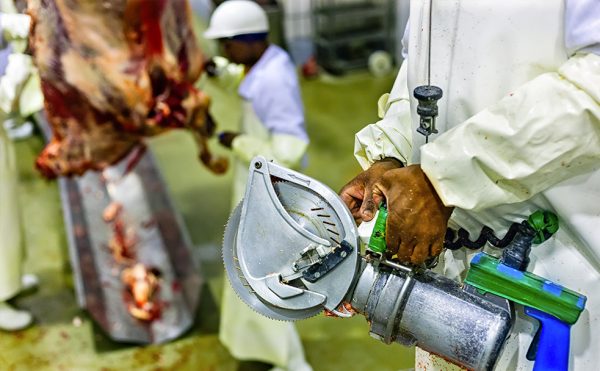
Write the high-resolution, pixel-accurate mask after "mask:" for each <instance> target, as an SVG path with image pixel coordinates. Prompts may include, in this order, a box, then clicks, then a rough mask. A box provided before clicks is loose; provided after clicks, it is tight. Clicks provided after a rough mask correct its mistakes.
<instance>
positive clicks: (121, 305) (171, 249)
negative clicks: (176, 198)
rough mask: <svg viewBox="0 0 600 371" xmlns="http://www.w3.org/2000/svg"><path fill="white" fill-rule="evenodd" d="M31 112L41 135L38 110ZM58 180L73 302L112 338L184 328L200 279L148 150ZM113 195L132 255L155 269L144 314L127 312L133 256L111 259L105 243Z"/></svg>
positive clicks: (174, 333)
mask: <svg viewBox="0 0 600 371" xmlns="http://www.w3.org/2000/svg"><path fill="white" fill-rule="evenodd" d="M36 119H37V121H38V123H40V127H41V128H42V131H44V133H45V136H46V138H48V134H49V132H48V126H47V124H45V120H44V117H43V116H41V115H40V116H38V117H36ZM138 155H139V156H141V158H139V160H138V161H137V163H135V162H134V161H133V160H134V159H133V158H132V157H135V156H138ZM134 164H135V165H134ZM132 166H133V167H132ZM58 183H59V188H60V194H61V199H62V207H63V213H64V218H65V226H66V234H67V237H68V242H69V254H70V259H71V265H72V268H73V276H74V281H75V287H76V292H77V298H78V303H79V305H80V307H81V308H84V309H86V310H87V311H88V312H89V314H90V315H91V317H92V318H93V319H94V320H95V321H96V322H97V323H98V324H99V326H100V327H101V328H102V329H103V330H104V331H105V332H106V333H107V334H108V336H109V337H110V338H111V339H112V340H115V341H120V342H127V343H141V344H147V343H162V342H165V341H169V340H172V339H175V338H177V337H178V336H180V335H182V334H183V333H184V332H185V331H186V330H188V329H189V328H190V327H191V326H192V325H193V322H194V319H195V314H196V309H197V306H198V302H199V298H200V293H201V287H202V283H203V279H202V277H201V275H200V270H199V268H198V267H196V266H195V264H194V260H193V259H192V256H191V246H192V244H191V242H190V239H189V237H188V235H187V231H186V230H185V227H184V224H183V222H182V220H181V217H180V216H179V214H178V213H177V212H176V210H175V208H174V206H173V203H172V202H171V200H170V199H169V196H168V190H167V188H166V186H165V184H164V182H163V180H162V178H161V176H160V174H159V172H158V169H157V167H156V164H155V162H154V159H153V157H152V154H151V153H150V152H149V151H145V152H143V153H141V152H138V153H133V154H131V155H130V156H129V157H128V158H125V159H123V160H122V161H121V162H119V163H118V164H116V165H114V166H111V167H109V168H107V169H106V170H104V171H103V172H102V173H100V172H94V171H88V172H87V173H86V174H85V175H83V176H81V177H76V178H70V179H68V178H60V179H59V180H58ZM113 202H117V203H119V204H120V206H121V209H122V211H121V214H122V215H121V216H122V219H123V223H124V227H125V228H127V229H131V230H133V231H134V233H135V246H134V249H135V262H139V263H143V264H144V265H146V266H148V267H152V268H153V269H155V270H156V271H157V272H160V279H159V289H158V292H157V294H156V296H155V299H156V304H157V305H159V306H160V315H158V316H157V318H155V319H153V320H151V321H141V320H138V319H136V318H134V317H133V316H132V315H131V314H130V313H129V312H128V308H127V301H126V300H125V299H124V298H125V297H126V296H127V293H126V288H125V285H124V284H123V282H122V280H121V272H122V270H123V269H124V268H126V267H127V266H131V264H133V263H135V262H129V263H128V264H123V263H120V262H118V261H116V260H115V257H114V254H113V253H112V252H111V249H110V248H109V244H110V240H111V239H112V238H114V235H115V230H114V226H113V225H112V224H111V223H107V222H106V221H105V220H103V212H104V210H105V209H106V208H107V207H108V206H109V205H110V204H111V203H113Z"/></svg>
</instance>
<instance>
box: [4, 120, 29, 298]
mask: <svg viewBox="0 0 600 371" xmlns="http://www.w3.org/2000/svg"><path fill="white" fill-rule="evenodd" d="M3 118H4V115H1V114H0V302H3V301H5V300H7V299H10V298H11V297H13V296H14V295H16V294H17V293H18V292H19V291H20V289H21V263H22V260H23V249H22V248H23V245H22V240H21V225H20V220H19V201H18V197H17V168H16V158H15V152H14V148H13V144H12V142H11V140H10V139H9V138H8V137H7V136H6V132H5V131H4V127H3V126H2V121H3Z"/></svg>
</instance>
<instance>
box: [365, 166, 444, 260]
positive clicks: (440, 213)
mask: <svg viewBox="0 0 600 371" xmlns="http://www.w3.org/2000/svg"><path fill="white" fill-rule="evenodd" d="M373 193H374V195H373V197H374V198H385V199H386V201H387V208H388V217H387V224H386V242H387V255H388V258H391V257H392V256H394V255H397V257H398V260H399V261H400V262H401V263H404V264H415V265H419V264H422V263H424V262H425V261H426V260H428V259H430V258H432V257H435V256H438V255H439V254H440V253H441V252H442V248H443V246H444V236H445V234H446V229H447V227H448V219H449V218H450V214H452V209H453V208H452V207H446V206H445V205H444V204H443V202H442V200H441V199H440V197H439V196H438V194H437V192H436V191H435V189H434V188H433V185H432V184H431V182H430V181H429V179H428V178H427V176H426V175H425V173H424V172H423V170H422V169H421V166H420V165H411V166H407V167H404V168H401V169H393V170H389V171H387V172H386V173H385V174H383V176H382V177H381V179H380V180H379V181H378V182H377V183H376V184H375V185H374V186H373Z"/></svg>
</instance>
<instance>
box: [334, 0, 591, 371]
mask: <svg viewBox="0 0 600 371" xmlns="http://www.w3.org/2000/svg"><path fill="white" fill-rule="evenodd" d="M403 41H404V46H405V48H406V57H407V60H406V61H405V63H403V65H402V67H401V69H400V73H399V75H398V78H397V80H396V82H395V84H394V87H393V89H392V91H391V93H390V94H389V95H385V96H384V97H382V98H381V99H380V101H379V109H380V117H381V120H380V121H379V122H377V123H375V124H372V125H369V126H367V127H365V128H364V129H363V130H362V131H360V132H359V133H358V134H357V135H356V143H355V155H356V157H357V159H358V161H359V162H360V164H361V165H362V167H363V168H364V169H365V171H364V172H363V173H361V174H359V176H357V177H356V178H355V179H353V180H352V181H350V182H349V183H348V184H347V185H346V186H345V187H344V188H343V189H342V191H341V196H342V198H343V199H344V200H345V202H346V203H347V205H348V206H349V208H350V209H351V210H352V212H353V215H354V216H355V218H357V219H362V220H370V219H371V218H372V217H373V212H374V209H375V205H376V204H377V203H378V202H379V201H381V199H382V198H385V199H386V201H387V205H388V209H389V218H388V229H387V237H386V240H387V245H388V253H389V254H390V255H394V254H395V255H397V257H398V259H399V260H401V261H403V262H405V263H414V264H418V263H422V262H424V261H426V260H427V259H428V258H430V257H432V256H435V255H437V254H440V253H441V251H442V244H443V240H444V232H445V230H446V227H447V224H448V223H449V224H450V226H451V227H464V228H466V229H467V230H468V231H469V232H470V233H471V235H472V236H476V235H478V233H479V231H480V229H481V227H482V225H488V226H490V227H492V228H493V229H494V230H495V231H496V232H497V233H498V234H499V235H503V233H504V232H505V231H506V230H507V228H508V226H509V224H510V223H512V222H515V221H521V220H523V219H525V218H526V217H527V216H528V215H530V214H531V213H532V212H533V211H535V210H537V209H545V210H550V211H553V212H554V213H555V214H557V215H558V216H559V219H560V222H561V226H560V229H559V230H558V232H557V233H556V234H555V235H554V236H553V237H552V238H551V239H549V240H548V241H546V242H544V243H543V244H541V245H539V246H535V247H534V248H533V250H532V253H531V263H530V265H529V268H528V269H529V270H531V271H533V273H535V274H537V275H539V276H542V277H545V278H548V279H549V280H551V281H555V282H558V283H559V284H561V285H563V286H565V287H568V288H571V289H573V290H575V291H578V292H580V293H582V294H583V295H586V296H587V304H586V309H585V311H584V312H583V313H582V314H581V317H580V318H579V321H578V322H577V323H576V324H575V325H574V326H573V327H572V329H571V348H570V360H569V365H570V366H569V367H570V368H571V369H574V370H592V369H597V368H598V365H599V364H600V352H599V349H600V229H599V226H600V170H599V168H600V2H599V1H597V0H530V1H520V0H505V1H496V0H433V1H430V0H411V7H410V20H409V25H408V26H407V32H406V34H405V37H404V40H403ZM428 84H431V85H437V86H439V87H441V88H442V90H443V98H442V99H441V100H440V101H439V103H438V105H439V116H438V117H437V127H438V129H439V132H440V133H439V134H433V135H432V136H430V137H429V143H428V144H426V143H425V137H424V136H423V135H421V134H420V133H417V131H416V130H415V129H416V127H418V126H419V116H418V115H417V113H416V106H417V102H416V100H415V99H414V98H413V94H412V92H413V89H414V88H415V87H417V86H419V85H428ZM466 255H467V254H466V253H465V251H464V250H462V251H458V252H451V251H446V252H445V253H444V254H442V255H441V256H440V264H439V266H438V268H439V269H440V270H441V271H442V273H444V274H446V275H447V276H449V277H452V278H455V279H457V280H460V279H461V278H464V274H465V271H466V269H467V268H468V261H469V260H468V256H466ZM423 310H424V311H426V310H427V308H424V309H423ZM533 332H534V324H533V322H532V320H530V319H529V318H528V317H526V316H524V315H523V314H522V311H520V310H518V313H517V318H516V324H515V328H514V334H513V335H512V336H511V337H510V338H509V339H508V341H507V344H506V346H505V349H504V351H503V353H502V356H501V359H500V360H499V363H498V365H497V369H498V370H527V369H531V367H532V364H533V362H531V361H528V360H527V359H526V353H527V349H528V347H529V344H530V343H531V340H532V335H533ZM416 356H417V363H416V364H417V368H423V369H427V370H433V369H438V368H439V365H440V364H445V366H443V367H442V369H451V366H450V365H448V364H446V362H444V361H443V360H441V359H439V358H438V359H435V358H436V357H434V356H433V355H430V354H428V353H426V352H425V351H423V350H421V349H417V354H416Z"/></svg>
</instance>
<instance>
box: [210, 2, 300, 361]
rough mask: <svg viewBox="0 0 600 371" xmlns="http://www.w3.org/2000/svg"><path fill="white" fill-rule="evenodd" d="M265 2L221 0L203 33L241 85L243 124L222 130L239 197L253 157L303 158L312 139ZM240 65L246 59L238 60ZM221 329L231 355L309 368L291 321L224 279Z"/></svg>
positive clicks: (285, 161)
mask: <svg viewBox="0 0 600 371" xmlns="http://www.w3.org/2000/svg"><path fill="white" fill-rule="evenodd" d="M268 30H269V26H268V22H267V16H266V14H265V12H264V10H263V9H262V8H261V7H260V6H259V5H257V4H256V3H254V2H252V1H245V0H231V1H226V2H224V3H222V4H221V5H219V6H218V7H217V8H216V9H215V11H214V13H213V14H212V16H211V19H210V24H209V28H208V29H207V31H206V32H205V33H204V36H205V37H206V38H209V39H218V40H219V43H220V45H221V47H222V50H223V52H224V54H225V56H226V57H227V58H228V60H229V62H231V63H232V64H229V65H228V64H227V63H226V62H224V61H223V60H222V59H216V61H215V62H212V63H209V65H208V66H207V70H208V72H209V74H211V75H214V77H215V80H216V82H217V83H218V82H219V80H221V82H222V83H223V84H225V85H231V84H232V82H233V85H236V84H235V83H236V82H239V86H238V93H239V95H240V97H241V98H242V100H243V101H242V105H243V107H242V110H243V113H242V123H241V130H240V132H223V133H221V134H220V135H219V142H220V143H221V144H222V145H223V146H225V147H227V148H230V149H231V151H232V154H233V156H234V157H235V160H236V161H235V162H236V164H235V167H234V171H235V174H234V185H233V205H237V204H238V203H239V202H240V201H241V199H242V198H243V196H244V191H245V187H246V180H247V176H248V165H249V163H250V160H251V159H252V158H253V157H254V156H257V155H262V156H265V157H266V158H267V159H269V160H273V161H275V162H277V163H279V164H282V165H284V166H287V167H292V168H294V167H295V168H297V167H299V166H300V164H301V162H302V159H303V157H304V154H305V152H306V149H307V146H308V136H307V134H306V129H305V125H304V111H303V107H302V101H301V97H300V89H299V85H298V79H297V75H296V70H295V67H294V64H293V63H292V61H291V59H290V57H289V56H288V54H287V53H286V52H285V51H283V50H282V49H281V48H279V47H278V46H275V45H270V44H269V42H268V41H267V33H268ZM240 65H241V66H242V67H241V68H240ZM219 337H220V339H221V341H222V342H223V344H224V345H225V346H227V348H228V349H229V351H230V352H231V354H232V355H233V356H235V357H236V358H238V359H242V360H258V361H262V362H265V363H269V364H272V365H275V366H277V367H279V368H283V369H289V370H310V369H311V367H310V366H309V365H308V364H307V363H306V361H305V359H304V352H303V349H302V344H301V342H300V338H299V336H298V334H297V332H296V329H295V327H294V325H293V324H292V323H284V322H278V321H274V320H270V319H267V318H265V317H262V316H260V315H259V314H257V313H255V312H253V311H252V310H251V309H250V308H249V307H247V306H246V305H245V304H243V303H242V302H241V301H240V300H239V298H238V297H237V296H236V295H235V293H234V292H233V290H232V289H231V287H230V286H229V283H226V284H225V288H224V294H223V301H222V309H221V325H220V332H219Z"/></svg>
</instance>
